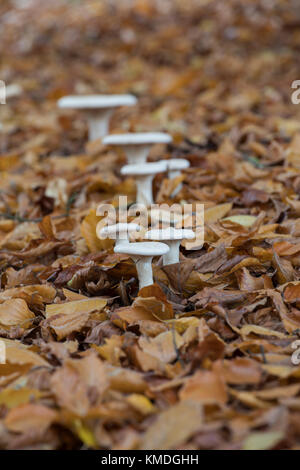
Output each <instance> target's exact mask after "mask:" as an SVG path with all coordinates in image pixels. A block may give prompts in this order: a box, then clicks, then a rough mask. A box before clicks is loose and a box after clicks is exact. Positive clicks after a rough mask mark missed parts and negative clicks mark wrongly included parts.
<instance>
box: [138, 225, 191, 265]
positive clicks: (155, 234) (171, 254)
mask: <svg viewBox="0 0 300 470" xmlns="http://www.w3.org/2000/svg"><path fill="white" fill-rule="evenodd" d="M193 238H195V233H194V232H193V231H192V230H189V229H177V228H174V227H169V228H164V229H156V230H149V231H148V232H146V234H145V239H146V240H159V241H163V242H164V243H166V244H167V245H168V246H169V248H170V251H168V252H167V253H165V254H164V255H163V265H164V266H166V265H168V264H175V263H179V247H180V244H181V242H182V240H184V239H187V240H192V239H193Z"/></svg>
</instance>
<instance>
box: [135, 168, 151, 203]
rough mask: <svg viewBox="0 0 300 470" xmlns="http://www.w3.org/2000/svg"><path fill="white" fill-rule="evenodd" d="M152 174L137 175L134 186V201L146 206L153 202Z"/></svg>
mask: <svg viewBox="0 0 300 470" xmlns="http://www.w3.org/2000/svg"><path fill="white" fill-rule="evenodd" d="M153 177H154V175H145V176H140V175H139V176H137V177H136V178H137V179H136V186H137V195H136V202H137V203H138V204H143V205H144V206H146V207H148V206H151V204H153V192H152V181H153Z"/></svg>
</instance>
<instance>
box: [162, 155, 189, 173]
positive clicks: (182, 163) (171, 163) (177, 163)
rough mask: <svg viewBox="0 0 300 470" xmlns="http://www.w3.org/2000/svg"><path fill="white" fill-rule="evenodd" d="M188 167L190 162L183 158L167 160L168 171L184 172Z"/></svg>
mask: <svg viewBox="0 0 300 470" xmlns="http://www.w3.org/2000/svg"><path fill="white" fill-rule="evenodd" d="M189 166H190V162H189V161H188V160H185V158H170V160H167V167H168V170H171V171H172V170H185V169H186V168H188V167H189Z"/></svg>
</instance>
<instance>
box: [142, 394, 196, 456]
mask: <svg viewBox="0 0 300 470" xmlns="http://www.w3.org/2000/svg"><path fill="white" fill-rule="evenodd" d="M202 425H203V421H202V407H201V405H200V404H199V403H197V402H194V401H191V400H185V401H181V402H180V403H177V404H176V405H174V406H171V407H170V408H168V409H167V410H165V411H163V412H161V413H160V415H159V416H158V417H157V418H156V420H155V421H154V423H153V424H152V425H151V426H149V428H148V429H147V431H146V433H145V435H144V436H143V438H142V442H141V445H140V449H143V450H150V449H152V450H153V449H155V450H169V449H176V448H177V447H178V446H180V445H183V444H185V443H186V441H187V440H188V439H189V438H190V437H191V436H192V435H193V434H194V433H195V432H197V431H199V430H200V429H201V427H202Z"/></svg>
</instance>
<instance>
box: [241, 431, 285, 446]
mask: <svg viewBox="0 0 300 470" xmlns="http://www.w3.org/2000/svg"><path fill="white" fill-rule="evenodd" d="M283 438H284V434H283V432H282V431H270V432H266V431H263V432H254V433H252V434H250V435H249V436H248V437H247V438H246V440H245V442H244V445H243V450H267V449H272V448H273V447H275V446H276V445H277V444H278V443H279V442H280V441H281V440H282V439H283Z"/></svg>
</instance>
